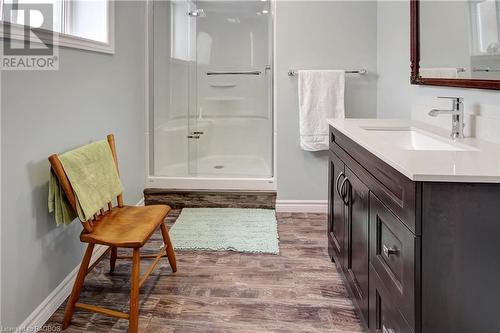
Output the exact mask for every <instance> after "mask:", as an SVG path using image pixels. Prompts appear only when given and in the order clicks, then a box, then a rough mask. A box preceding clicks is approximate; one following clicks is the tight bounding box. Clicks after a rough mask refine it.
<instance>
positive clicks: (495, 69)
mask: <svg viewBox="0 0 500 333" xmlns="http://www.w3.org/2000/svg"><path fill="white" fill-rule="evenodd" d="M472 71H473V72H500V68H489V67H486V68H473V69H472Z"/></svg>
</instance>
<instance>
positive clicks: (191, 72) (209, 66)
mask: <svg viewBox="0 0 500 333" xmlns="http://www.w3.org/2000/svg"><path fill="white" fill-rule="evenodd" d="M149 7H150V8H149V16H148V21H149V22H148V44H149V47H148V51H149V57H148V67H149V70H148V86H149V96H148V98H149V107H148V109H149V111H148V130H147V140H148V141H147V142H148V162H149V163H148V177H147V178H148V179H147V181H148V186H149V187H168V188H184V189H186V188H187V189H189V188H191V189H253V190H256V189H262V190H274V189H275V185H274V177H273V169H274V168H273V141H274V140H273V138H274V136H273V132H274V131H273V107H272V106H273V96H272V91H273V89H272V86H273V71H272V68H273V66H272V65H273V64H272V57H273V56H272V45H273V41H272V36H273V20H272V15H271V5H270V1H220V0H219V1H184V0H174V1H152V2H151V3H150V6H149Z"/></svg>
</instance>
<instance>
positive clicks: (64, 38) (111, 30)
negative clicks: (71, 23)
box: [0, 0, 115, 54]
mask: <svg viewBox="0 0 500 333" xmlns="http://www.w3.org/2000/svg"><path fill="white" fill-rule="evenodd" d="M107 1H108V22H107V23H108V42H107V43H103V42H99V41H96V40H92V39H88V38H83V37H79V36H75V35H70V34H65V33H61V32H57V31H53V32H52V33H53V36H54V38H53V42H52V43H51V44H52V45H54V46H62V47H68V48H73V49H80V50H87V51H94V52H100V53H108V54H114V53H115V1H114V0H107ZM2 10H3V0H0V13H1V11H2ZM63 10H64V8H63ZM0 18H1V16H0ZM0 22H1V24H0V39H1V38H3V36H4V31H3V30H4V29H3V23H4V21H2V20H0ZM7 24H9V25H10V29H11V31H10V38H11V39H13V40H19V41H24V40H25V38H24V25H21V24H15V23H7ZM63 24H64V22H63ZM30 42H35V43H36V42H39V39H38V38H36V37H31V38H30Z"/></svg>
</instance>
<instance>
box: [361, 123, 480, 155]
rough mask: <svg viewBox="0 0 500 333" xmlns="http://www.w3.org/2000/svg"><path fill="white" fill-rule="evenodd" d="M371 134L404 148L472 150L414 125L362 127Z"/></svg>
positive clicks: (472, 148)
mask: <svg viewBox="0 0 500 333" xmlns="http://www.w3.org/2000/svg"><path fill="white" fill-rule="evenodd" d="M362 128H363V129H364V130H366V131H370V133H371V134H373V135H374V136H377V137H378V138H381V139H383V140H385V141H388V142H390V143H391V144H393V145H396V146H398V147H401V148H402V149H405V150H435V151H473V150H477V149H476V148H474V147H471V146H468V145H465V144H462V143H459V142H456V141H453V140H452V139H448V138H445V137H441V136H439V135H435V134H431V133H428V132H425V131H423V130H420V129H418V128H415V127H362Z"/></svg>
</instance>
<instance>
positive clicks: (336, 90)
mask: <svg viewBox="0 0 500 333" xmlns="http://www.w3.org/2000/svg"><path fill="white" fill-rule="evenodd" d="M344 87H345V72H344V71H341V70H311V71H299V113H300V115H299V118H300V147H301V148H302V149H303V150H308V151H318V150H328V146H329V142H328V123H327V121H326V120H327V119H328V118H345V113H344Z"/></svg>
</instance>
